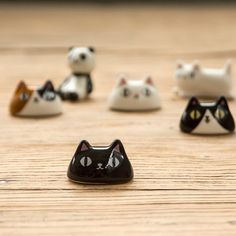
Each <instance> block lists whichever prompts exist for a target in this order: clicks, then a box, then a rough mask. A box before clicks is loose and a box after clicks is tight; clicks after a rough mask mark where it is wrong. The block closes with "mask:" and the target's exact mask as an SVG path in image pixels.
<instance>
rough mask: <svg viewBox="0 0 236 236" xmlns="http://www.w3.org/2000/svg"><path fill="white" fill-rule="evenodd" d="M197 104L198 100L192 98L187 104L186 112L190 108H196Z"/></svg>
mask: <svg viewBox="0 0 236 236" xmlns="http://www.w3.org/2000/svg"><path fill="white" fill-rule="evenodd" d="M199 104H200V103H199V101H198V99H197V98H196V97H192V98H191V99H190V100H189V102H188V105H187V108H186V110H188V109H189V108H191V107H194V106H198V105H199Z"/></svg>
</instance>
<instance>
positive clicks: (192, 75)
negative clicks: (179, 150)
mask: <svg viewBox="0 0 236 236" xmlns="http://www.w3.org/2000/svg"><path fill="white" fill-rule="evenodd" d="M175 79H176V85H177V86H176V88H175V92H176V93H177V95H179V96H182V97H192V96H196V97H204V98H217V97H219V96H225V97H228V98H232V97H233V96H232V91H231V88H232V80H231V64H230V63H229V62H227V63H226V65H225V67H224V68H222V69H213V68H201V67H200V66H199V65H198V64H183V63H180V64H178V67H177V69H176V73H175Z"/></svg>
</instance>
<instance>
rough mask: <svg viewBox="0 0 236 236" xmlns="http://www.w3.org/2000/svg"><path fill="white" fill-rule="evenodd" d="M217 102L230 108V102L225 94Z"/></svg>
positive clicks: (218, 104)
mask: <svg viewBox="0 0 236 236" xmlns="http://www.w3.org/2000/svg"><path fill="white" fill-rule="evenodd" d="M216 104H217V106H222V107H225V108H226V109H228V110H229V106H228V102H227V100H226V98H225V97H224V96H221V97H220V98H219V99H218V101H217V102H216Z"/></svg>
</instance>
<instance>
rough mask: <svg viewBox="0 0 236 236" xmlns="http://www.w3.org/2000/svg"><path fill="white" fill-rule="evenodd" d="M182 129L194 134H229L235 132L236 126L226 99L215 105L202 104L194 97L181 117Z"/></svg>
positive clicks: (219, 100) (220, 99) (221, 98)
mask: <svg viewBox="0 0 236 236" xmlns="http://www.w3.org/2000/svg"><path fill="white" fill-rule="evenodd" d="M180 129H181V130H182V131H183V132H186V133H193V134H227V133H231V132H233V131H234V129H235V124H234V119H233V116H232V115H231V112H230V110H229V107H228V104H227V101H226V99H225V98H224V97H220V98H219V99H218V101H216V102H214V103H200V102H199V101H198V99H197V98H195V97H192V98H191V99H190V101H189V103H188V105H187V107H186V109H185V111H184V113H183V115H182V117H181V121H180Z"/></svg>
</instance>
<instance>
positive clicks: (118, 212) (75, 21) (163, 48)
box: [0, 5, 236, 236]
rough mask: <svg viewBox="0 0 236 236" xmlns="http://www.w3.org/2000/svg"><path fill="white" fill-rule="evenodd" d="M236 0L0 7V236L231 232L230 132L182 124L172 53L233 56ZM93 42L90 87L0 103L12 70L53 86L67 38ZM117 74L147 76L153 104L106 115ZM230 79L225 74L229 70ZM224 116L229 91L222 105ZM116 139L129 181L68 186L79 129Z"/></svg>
mask: <svg viewBox="0 0 236 236" xmlns="http://www.w3.org/2000/svg"><path fill="white" fill-rule="evenodd" d="M235 23H236V8H235V7H232V6H229V7H227V6H226V7H222V6H221V7H204V8H203V7H195V8H193V7H183V6H179V7H174V6H169V7H165V6H162V7H158V6H142V5H140V6H138V5H136V6H127V5H126V6H119V5H115V6H111V5H108V6H105V5H104V6H99V5H97V6H96V5H95V6H86V5H84V6H80V5H71V6H63V5H58V6H55V5H50V6H43V5H41V6H25V5H23V6H7V5H1V6H0V74H1V79H0V117H1V120H0V131H1V132H0V235H1V236H2V235H4V236H9V235H18V236H19V235H24V236H25V235H31V236H32V235H77V236H78V235H79V236H81V235H113V236H115V235H129V236H130V235H135V236H137V235H165V236H169V235H176V236H183V235H191V236H193V235H194V236H195V235H201V236H205V235H207V236H211V235H223V236H226V235H227V236H228V235H234V236H235V235H236V153H235V152H236V143H235V142H236V137H235V135H229V136H223V137H201V136H200V137H198V136H190V135H185V134H182V133H181V132H180V131H179V127H178V123H179V119H180V115H181V113H182V111H183V110H184V108H185V106H186V100H183V99H179V98H176V97H175V96H174V95H173V94H172V88H173V86H174V79H173V74H174V71H175V67H176V64H175V62H176V59H183V60H185V61H186V62H192V61H193V60H194V59H200V60H201V63H202V64H203V65H204V66H214V67H222V66H223V64H224V62H225V60H226V59H227V58H234V57H235V55H236V26H235ZM71 45H86V46H87V45H93V46H95V47H96V48H97V67H96V70H95V71H94V73H93V78H94V82H95V86H96V89H95V92H94V93H93V96H92V99H91V100H90V101H88V102H81V103H78V104H70V103H64V111H65V112H64V114H63V115H62V116H60V117H54V118H49V119H17V118H13V117H11V116H10V115H9V113H8V104H9V99H10V97H11V96H12V93H13V91H14V89H15V87H16V84H17V82H18V81H19V80H25V81H26V82H27V83H31V84H42V83H43V82H44V81H45V80H46V79H52V80H53V81H54V82H55V84H56V85H59V84H60V82H61V81H62V80H63V79H64V77H65V76H66V75H68V73H69V69H68V68H67V65H66V53H67V48H68V47H69V46H71ZM121 73H125V74H127V76H128V78H130V79H142V78H144V77H145V76H146V75H152V76H153V78H154V79H155V82H156V84H157V86H158V88H159V90H160V94H161V97H162V101H163V109H162V110H160V111H157V112H151V113H140V114H139V113H118V112H111V111H109V110H108V108H107V103H106V102H107V97H108V95H109V93H110V91H111V89H112V87H113V84H114V81H115V79H116V78H117V76H118V75H119V74H121ZM233 74H234V77H235V72H233ZM230 106H231V110H232V112H233V115H234V116H235V117H236V105H235V101H234V102H231V103H230ZM115 138H120V139H121V140H122V141H123V143H124V145H125V147H126V151H127V153H128V155H129V157H130V160H131V162H132V164H133V167H134V171H135V178H134V181H133V182H132V183H130V184H125V185H115V186H110V185H109V186H88V185H77V184H74V183H71V182H69V181H68V180H67V177H66V171H67V167H68V164H69V161H70V160H71V157H72V155H73V153H74V151H75V148H76V147H77V145H78V143H79V142H80V140H81V139H87V140H89V141H90V142H91V143H92V144H94V145H95V144H99V145H100V144H102V145H107V144H109V143H111V142H112V141H113V139H115Z"/></svg>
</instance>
